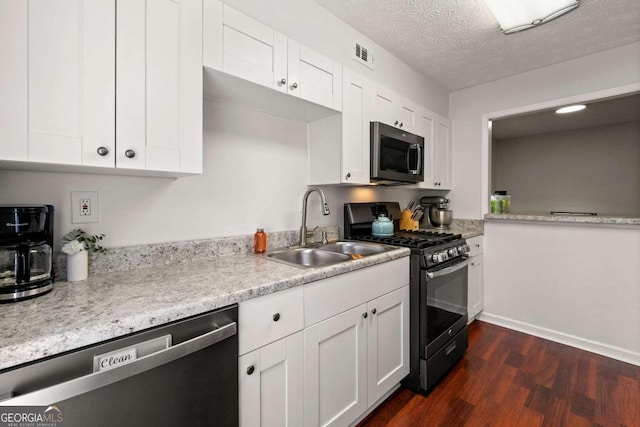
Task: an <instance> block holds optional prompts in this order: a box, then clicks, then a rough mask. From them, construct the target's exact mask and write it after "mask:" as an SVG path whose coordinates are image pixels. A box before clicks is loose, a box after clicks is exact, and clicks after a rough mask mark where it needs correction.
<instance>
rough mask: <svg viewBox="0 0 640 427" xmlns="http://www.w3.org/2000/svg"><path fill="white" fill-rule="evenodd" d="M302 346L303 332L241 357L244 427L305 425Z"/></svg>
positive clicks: (241, 416)
mask: <svg viewBox="0 0 640 427" xmlns="http://www.w3.org/2000/svg"><path fill="white" fill-rule="evenodd" d="M303 344H304V337H303V333H302V331H301V332H298V333H296V334H293V335H290V336H288V337H286V338H283V339H281V340H279V341H276V342H274V343H272V344H269V345H266V346H264V347H262V348H260V349H258V350H255V351H252V352H251V353H247V354H245V355H244V356H242V357H240V359H239V363H238V366H239V373H238V376H239V379H238V386H239V393H240V425H241V426H242V427H249V426H251V427H253V426H292V427H293V426H301V425H302V424H303V413H302V410H303V400H302V399H303V372H302V371H303Z"/></svg>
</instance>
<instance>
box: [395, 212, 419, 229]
mask: <svg viewBox="0 0 640 427" xmlns="http://www.w3.org/2000/svg"><path fill="white" fill-rule="evenodd" d="M411 216H412V213H411V211H409V210H407V209H405V210H403V211H402V216H401V217H400V230H408V231H415V230H417V229H418V228H420V224H419V223H418V221H414V220H412V219H411Z"/></svg>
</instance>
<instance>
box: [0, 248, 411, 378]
mask: <svg viewBox="0 0 640 427" xmlns="http://www.w3.org/2000/svg"><path fill="white" fill-rule="evenodd" d="M409 253H410V250H409V249H406V248H398V249H394V250H391V251H389V252H385V253H382V254H378V255H372V256H368V257H365V258H362V259H359V260H352V261H348V262H344V263H340V264H335V265H332V266H328V267H324V268H317V269H301V268H296V267H292V266H288V265H285V264H282V263H278V262H274V261H270V260H268V259H266V258H264V257H263V256H258V255H253V254H244V255H229V256H220V257H212V258H207V259H200V260H197V261H185V262H179V263H175V264H170V265H162V266H153V267H145V268H138V269H135V270H129V271H120V272H112V273H101V274H93V275H91V276H90V277H89V279H87V280H86V281H83V282H76V283H70V282H57V283H56V284H55V285H54V289H53V291H52V292H50V293H49V294H47V295H44V296H41V297H38V298H35V299H32V300H27V301H22V302H18V303H11V304H4V305H3V306H2V317H1V319H0V343H1V344H0V370H2V369H6V368H9V367H12V366H16V365H19V364H22V363H26V362H30V361H33V360H37V359H40V358H43V357H47V356H51V355H54V354H58V353H62V352H65V351H69V350H73V349H77V348H80V347H83V346H87V345H91V344H95V343H97V342H100V341H104V340H108V339H112V338H116V337H119V336H122V335H126V334H129V333H132V332H136V331H141V330H143V329H147V328H150V327H154V326H158V325H161V324H164V323H167V322H171V321H174V320H178V319H182V318H186V317H189V316H192V315H196V314H200V313H204V312H207V311H210V310H213V309H216V308H219V307H223V306H226V305H229V304H233V303H238V302H241V301H245V300H248V299H251V298H255V297H259V296H261V295H266V294H270V293H273V292H277V291H280V290H284V289H288V288H291V287H295V286H299V285H303V284H305V283H309V282H313V281H316V280H321V279H324V278H327V277H331V276H335V275H338V274H342V273H346V272H349V271H353V270H357V269H360V268H364V267H368V266H371V265H375V264H380V263H383V262H387V261H391V260H393V259H397V258H402V257H405V256H408V255H409Z"/></svg>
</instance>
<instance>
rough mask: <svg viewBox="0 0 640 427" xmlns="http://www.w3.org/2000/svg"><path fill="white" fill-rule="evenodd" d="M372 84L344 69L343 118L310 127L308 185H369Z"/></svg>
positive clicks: (328, 120) (322, 120)
mask: <svg viewBox="0 0 640 427" xmlns="http://www.w3.org/2000/svg"><path fill="white" fill-rule="evenodd" d="M371 92H372V91H371V81H369V80H368V79H367V78H365V77H363V76H361V75H360V74H358V73H356V72H353V71H351V70H349V69H348V68H344V70H343V79H342V115H338V114H334V115H332V116H329V117H326V118H324V119H321V120H317V121H314V122H312V123H309V125H308V130H309V132H308V138H309V184H311V185H323V184H357V185H363V184H368V183H369V168H370V160H369V159H370V149H369V144H370V136H369V135H370V131H369V122H370V121H371Z"/></svg>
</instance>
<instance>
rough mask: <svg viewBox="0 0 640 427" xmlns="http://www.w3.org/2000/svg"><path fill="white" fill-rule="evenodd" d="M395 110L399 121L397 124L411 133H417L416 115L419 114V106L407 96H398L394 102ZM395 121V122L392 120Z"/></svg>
mask: <svg viewBox="0 0 640 427" xmlns="http://www.w3.org/2000/svg"><path fill="white" fill-rule="evenodd" d="M395 107H396V111H397V115H398V120H399V121H400V123H399V124H398V125H397V127H399V128H400V129H402V130H406V131H407V132H411V133H415V134H417V133H419V131H418V116H419V114H420V112H419V107H418V105H417V104H415V103H414V102H412V101H410V100H409V99H407V98H404V97H401V96H398V97H397V102H396V106H395ZM394 123H395V122H394Z"/></svg>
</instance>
